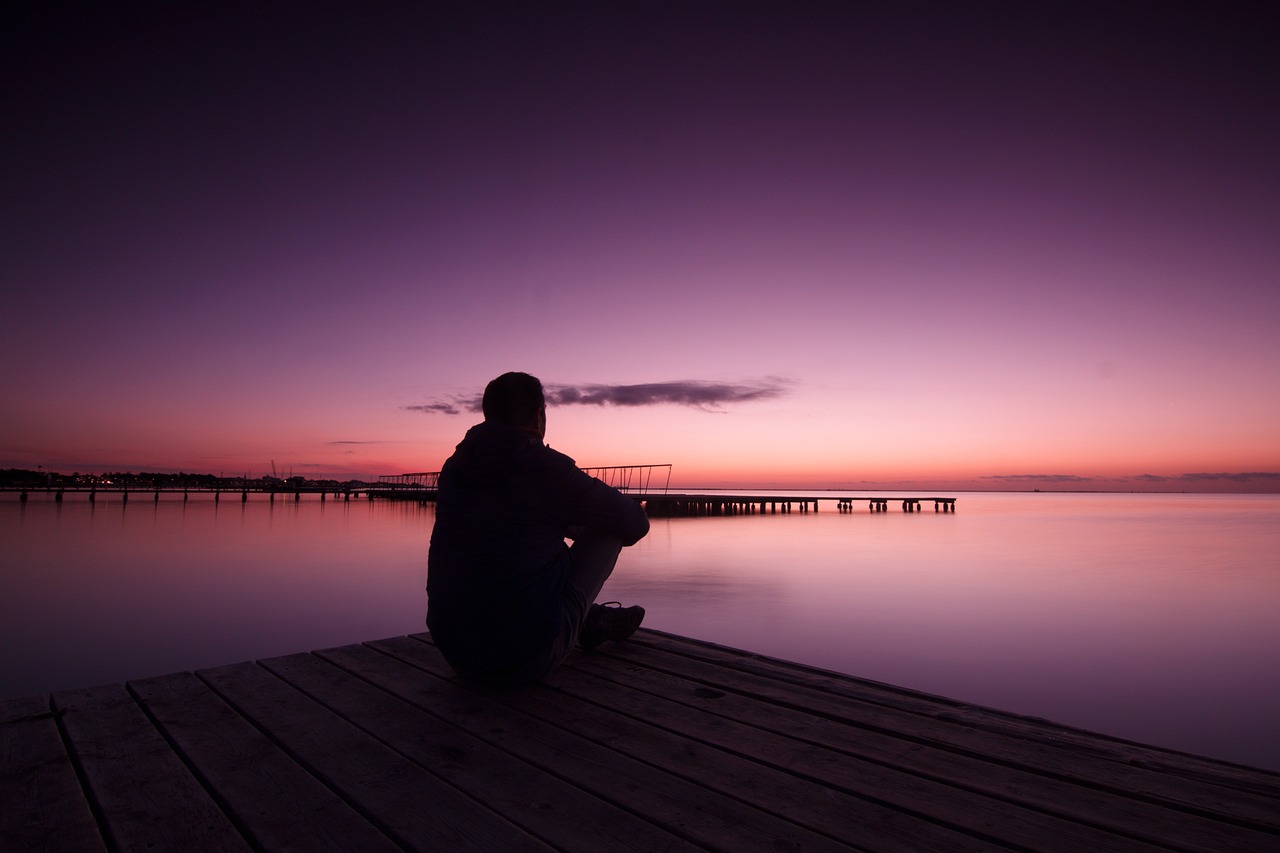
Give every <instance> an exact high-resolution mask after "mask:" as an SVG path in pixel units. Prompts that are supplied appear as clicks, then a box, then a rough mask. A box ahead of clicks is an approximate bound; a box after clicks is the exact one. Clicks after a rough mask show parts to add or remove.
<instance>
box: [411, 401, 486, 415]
mask: <svg viewBox="0 0 1280 853" xmlns="http://www.w3.org/2000/svg"><path fill="white" fill-rule="evenodd" d="M404 408H405V411H409V412H422V413H423V414H424V415H456V414H458V412H460V411H461V410H460V409H459V408H458V407H457V406H455V405H454V404H452V403H422V404H421V405H417V406H405V407H404ZM466 408H467V409H468V410H469V411H476V412H478V411H480V406H479V404H478V403H477V404H476V406H475V408H474V409H473V408H472V407H471V406H467V407H466Z"/></svg>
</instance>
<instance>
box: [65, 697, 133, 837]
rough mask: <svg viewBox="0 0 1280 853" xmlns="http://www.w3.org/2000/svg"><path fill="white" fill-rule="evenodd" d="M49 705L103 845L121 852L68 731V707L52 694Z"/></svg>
mask: <svg viewBox="0 0 1280 853" xmlns="http://www.w3.org/2000/svg"><path fill="white" fill-rule="evenodd" d="M49 707H50V709H51V711H52V716H53V719H54V722H55V723H56V724H57V726H58V737H60V738H62V747H63V749H65V750H66V751H67V757H68V758H70V759H71V769H72V770H74V771H75V774H76V779H78V780H79V782H80V791H81V792H82V793H83V794H84V799H85V802H87V803H88V804H89V812H90V814H92V815H93V819H94V822H96V823H97V824H98V835H99V836H101V838H102V843H103V845H104V846H105V847H106V848H107V849H108V850H109V851H111V853H120V849H121V848H120V840H119V839H118V838H116V837H115V834H114V833H113V832H112V831H111V826H110V824H108V823H107V819H106V814H105V813H104V812H103V810H102V803H100V802H99V801H98V795H97V793H96V792H95V791H94V790H93V785H91V784H89V776H88V774H87V773H85V770H84V765H83V763H82V762H81V759H80V753H79V752H78V751H77V750H76V746H75V741H73V740H72V739H71V733H70V732H68V731H67V724H66V722H65V720H64V718H65V717H66V715H67V709H66V708H58V707H57V700H56V699H54V697H52V696H50V697H49Z"/></svg>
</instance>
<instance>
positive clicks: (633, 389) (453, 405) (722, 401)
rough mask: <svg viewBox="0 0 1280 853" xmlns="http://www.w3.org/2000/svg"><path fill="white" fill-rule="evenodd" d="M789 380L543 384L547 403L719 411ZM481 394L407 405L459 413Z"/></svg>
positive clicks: (780, 391) (475, 404) (769, 393)
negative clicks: (686, 407)
mask: <svg viewBox="0 0 1280 853" xmlns="http://www.w3.org/2000/svg"><path fill="white" fill-rule="evenodd" d="M788 385H789V383H788V382H787V381H786V380H783V379H776V378H769V379H758V380H751V381H748V382H736V383H734V382H704V381H700V380H693V379H691V380H683V381H678V382H646V383H642V384H639V385H544V386H543V391H544V392H545V393H546V396H547V405H548V406H661V405H675V406H690V407H692V408H695V409H702V410H704V411H719V409H720V407H721V406H724V405H729V404H733V403H751V402H755V401H757V400H771V399H774V398H777V397H781V396H784V395H785V394H786V393H787V390H788ZM480 400H481V397H480V395H475V396H472V397H464V396H457V397H454V398H453V399H452V400H451V401H447V402H446V401H436V402H433V403H423V404H420V405H415V406H405V409H407V410H408V411H411V412H422V413H424V414H445V415H456V414H459V413H460V412H462V411H468V412H478V411H480Z"/></svg>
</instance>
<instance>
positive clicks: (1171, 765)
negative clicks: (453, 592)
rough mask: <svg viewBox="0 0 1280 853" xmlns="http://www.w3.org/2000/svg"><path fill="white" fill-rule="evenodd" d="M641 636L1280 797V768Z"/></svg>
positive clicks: (812, 683) (853, 695)
mask: <svg viewBox="0 0 1280 853" xmlns="http://www.w3.org/2000/svg"><path fill="white" fill-rule="evenodd" d="M633 639H634V642H635V643H636V644H637V645H644V646H649V647H652V648H656V649H661V650H663V651H667V652H671V653H673V654H679V655H685V656H689V657H694V658H697V659H699V660H703V661H706V662H708V663H712V664H715V665H716V666H720V667H727V668H730V669H737V670H740V671H742V672H746V673H751V674H755V675H760V676H763V677H766V678H773V679H777V680H780V681H787V682H790V683H796V684H802V685H804V686H806V687H810V688H817V689H822V690H825V691H827V692H830V693H832V694H834V695H836V696H840V697H842V698H849V699H856V700H860V701H866V702H872V703H876V704H882V705H885V706H886V707H889V708H893V709H897V710H902V711H907V712H910V713H914V714H920V715H924V716H927V717H932V718H935V719H940V720H944V721H947V722H956V723H961V724H963V725H965V726H968V727H970V728H974V729H984V730H987V731H991V732H996V733H998V734H1001V735H1005V736H1010V737H1019V738H1024V739H1026V740H1029V741H1033V742H1038V743H1041V744H1045V745H1048V746H1052V747H1055V748H1057V749H1059V750H1061V751H1066V752H1070V754H1071V755H1073V756H1076V757H1092V758H1096V759H1098V760H1106V761H1112V762H1115V763H1116V764H1118V765H1120V766H1121V767H1123V768H1134V769H1144V768H1145V769H1148V770H1152V771H1155V773H1156V776H1155V778H1169V777H1172V776H1182V777H1184V778H1186V779H1189V780H1191V781H1193V782H1195V783H1196V784H1197V786H1198V785H1201V784H1204V783H1209V784H1214V785H1219V786H1222V787H1226V788H1230V789H1232V790H1233V791H1246V792H1251V793H1255V794H1258V795H1260V796H1263V797H1280V773H1275V772H1272V771H1269V770H1262V769H1259V768H1254V767H1246V766H1243V765H1239V764H1234V763H1231V762H1226V761H1220V760H1218V759H1213V758H1208V757H1205V756H1200V755H1193V754H1190V753H1185V752H1178V751H1176V750H1170V749H1164V748H1161V747H1157V746H1152V745H1149V744H1142V743H1137V742H1134V741H1129V740H1124V739H1121V738H1116V737H1112V736H1110V735H1105V734H1101V733H1098V732H1091V731H1086V730H1083V729H1078V728H1074V727H1071V726H1065V725H1061V724H1058V723H1052V722H1049V721H1046V720H1042V719H1039V718H1035V717H1026V716H1021V715H1017V714H1011V713H1008V712H1004V711H998V710H995V709H991V708H984V707H982V706H979V705H973V704H970V703H966V702H960V701H957V700H954V699H947V698H945V697H941V696H933V695H930V694H926V693H921V692H919V691H914V690H909V689H907V688H903V687H896V686H893V685H888V684H882V683H880V682H875V681H869V680H866V679H861V678H856V677H853V676H848V675H843V674H841V673H835V672H831V671H829V670H822V669H817V668H815V667H809V666H805V665H803V664H796V663H790V662H787V661H780V660H776V659H773V658H769V657H765V656H763V655H758V654H754V653H751V652H745V651H740V650H738V649H731V648H728V647H726V646H720V645H716V644H714V643H708V642H704V641H701V640H693V639H689V638H687V637H679V636H676V635H674V634H666V633H663V632H660V631H652V630H647V629H646V630H641V631H640V632H639V633H638V634H637V635H636V636H635V638H633ZM618 650H623V651H625V649H624V647H621V646H620V647H618V649H615V650H614V651H618ZM1122 784H1127V783H1122Z"/></svg>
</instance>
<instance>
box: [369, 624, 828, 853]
mask: <svg viewBox="0 0 1280 853" xmlns="http://www.w3.org/2000/svg"><path fill="white" fill-rule="evenodd" d="M413 639H419V640H420V639H421V638H419V637H414V638H413ZM424 642H425V641H424ZM425 644H426V645H428V646H431V645H432V644H431V643H429V642H426V643H425ZM370 648H372V649H373V650H374V651H376V652H378V653H380V654H382V655H385V656H386V657H389V658H392V659H393V660H397V661H400V662H401V663H403V664H405V665H406V666H411V667H413V668H414V669H417V670H418V671H419V672H422V673H423V674H424V675H427V676H429V677H431V678H437V679H441V680H445V679H443V678H441V676H439V675H437V674H436V673H434V672H432V671H431V670H429V669H427V668H425V667H422V666H419V665H418V664H417V663H416V662H414V661H411V660H406V659H405V658H402V657H399V656H398V655H395V654H393V653H391V652H389V651H384V650H382V649H379V648H377V647H375V646H370ZM349 671H350V670H349ZM354 674H356V675H359V673H354ZM458 684H459V685H460V687H461V688H462V689H464V690H467V691H468V692H469V693H471V694H472V695H475V696H480V697H482V698H485V699H487V700H489V701H491V702H497V703H498V704H503V707H511V706H509V705H506V704H505V703H500V702H498V700H497V699H495V698H494V697H493V695H491V694H486V693H484V692H482V691H479V690H477V689H475V688H473V687H472V686H471V685H469V684H467V683H466V682H464V681H461V680H460V681H459V682H458ZM392 695H396V694H392ZM400 698H402V699H404V697H400ZM404 701H407V702H410V704H412V705H413V706H414V707H416V708H420V709H422V710H423V711H425V712H426V713H428V714H431V716H433V717H436V719H440V720H442V721H443V722H445V723H448V722H449V721H448V720H445V719H444V718H442V717H440V715H438V714H436V713H435V712H434V711H432V710H431V709H430V708H429V707H427V706H425V705H421V704H418V703H417V702H413V701H412V700H409V699H404ZM516 710H517V711H518V713H520V714H522V715H523V716H525V717H529V718H530V719H532V720H535V721H538V722H540V723H543V724H546V725H553V726H555V727H556V728H558V729H560V730H561V731H567V732H569V734H571V735H574V736H575V737H580V738H582V739H583V740H585V741H587V742H589V743H592V744H595V745H596V746H599V747H602V748H605V749H608V750H610V751H612V752H617V750H615V749H613V748H612V747H609V746H607V745H604V744H601V743H599V742H598V741H596V740H593V739H591V738H588V737H586V736H584V735H582V734H581V733H579V732H575V731H573V730H572V729H567V728H565V727H563V726H556V725H555V724H553V723H545V721H542V720H539V718H537V717H534V716H533V715H531V714H529V713H527V712H525V711H522V710H519V709H516ZM472 734H473V735H474V736H475V737H476V738H478V739H479V740H481V741H483V742H484V743H487V744H488V745H489V746H492V747H493V748H495V749H499V750H502V751H503V752H505V753H506V754H508V755H510V756H512V757H513V758H515V759H517V760H519V761H523V762H524V763H525V764H528V765H529V766H531V767H533V768H535V769H537V770H539V771H541V772H543V773H546V774H548V775H549V776H553V777H555V778H556V779H559V780H560V781H561V782H563V783H565V784H566V785H570V786H572V787H574V788H577V789H578V790H580V791H583V792H584V793H586V794H589V795H590V796H593V797H596V798H597V799H600V800H603V801H605V802H607V803H610V804H611V805H613V806H615V807H617V808H619V809H621V810H623V811H625V812H628V813H629V814H631V815H633V816H635V817H637V818H639V819H641V820H644V821H646V822H648V823H650V824H652V825H654V826H657V827H659V828H661V829H663V830H665V831H667V832H669V833H671V834H672V835H674V836H676V837H677V838H679V839H681V840H682V841H686V842H688V843H689V844H692V845H694V846H697V847H701V848H703V849H705V848H706V846H705V844H703V843H702V842H700V841H698V840H697V838H696V837H694V836H693V835H690V834H688V833H687V832H686V831H685V830H683V829H681V828H680V827H679V826H674V825H671V824H669V823H667V822H659V821H656V820H655V819H654V817H653V816H652V815H649V814H646V813H644V812H642V811H640V810H638V809H636V808H634V807H633V806H631V805H629V804H628V803H627V802H626V801H625V800H622V799H619V798H616V797H611V796H606V795H605V794H603V793H602V792H601V791H599V790H594V789H591V788H587V787H586V786H584V785H582V784H580V783H579V782H576V781H575V780H573V779H571V778H569V777H567V776H565V775H563V774H562V773H561V772H558V771H557V770H556V769H555V767H554V766H552V765H544V764H541V763H538V762H534V761H530V760H529V759H526V758H524V757H522V756H519V755H516V754H515V753H513V752H511V751H510V750H508V749H507V748H505V747H503V746H502V745H501V744H498V743H495V742H493V741H491V740H489V739H488V738H486V737H485V736H484V735H483V734H481V733H479V732H472ZM628 757H630V756H628ZM632 760H636V761H638V762H639V763H640V764H644V765H646V766H648V767H651V768H654V769H656V770H659V771H661V772H662V773H664V774H666V775H670V776H675V777H677V778H680V779H683V780H684V781H686V782H688V783H690V784H692V785H696V786H697V787H700V788H704V789H707V790H712V789H709V788H708V787H707V786H706V785H703V784H702V783H699V782H697V781H696V780H692V779H689V778H687V777H685V776H683V775H681V774H679V773H674V772H672V771H671V770H669V769H668V768H666V767H662V766H661V765H657V764H653V763H651V762H647V761H643V760H639V759H634V758H632ZM716 793H718V794H719V795H721V796H723V797H725V798H726V799H730V800H734V801H736V802H739V803H742V804H744V805H748V806H750V807H751V808H754V809H756V810H757V811H760V812H761V813H764V814H769V815H770V816H771V817H778V815H775V814H773V813H772V812H769V811H768V810H766V809H761V808H759V807H757V806H755V805H754V804H752V803H747V802H744V801H742V800H740V799H738V798H736V797H734V796H732V795H730V794H727V793H725V792H724V791H719V790H717V791H716ZM781 819H782V820H784V821H786V822H787V823H790V824H792V825H793V826H797V827H799V828H801V829H804V830H805V831H807V832H813V833H814V834H823V835H826V833H819V831H818V830H814V829H812V828H810V827H806V826H802V825H801V824H797V823H795V822H794V821H792V820H790V819H789V818H787V817H786V816H782V817H781ZM826 837H830V836H829V835H827V836H826ZM833 840H835V841H837V842H839V843H842V844H846V845H847V844H848V843H849V842H848V841H846V840H844V839H839V838H836V839H833Z"/></svg>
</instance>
